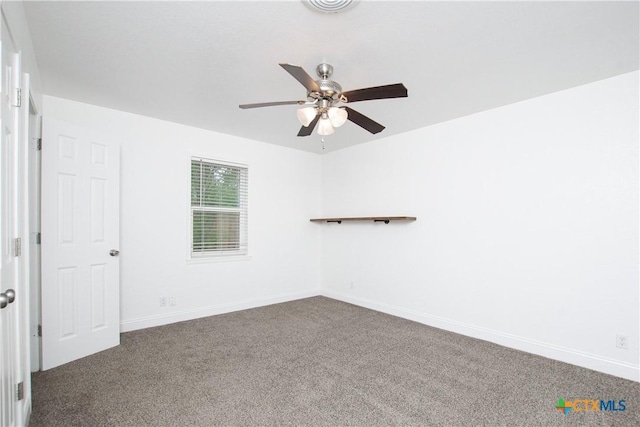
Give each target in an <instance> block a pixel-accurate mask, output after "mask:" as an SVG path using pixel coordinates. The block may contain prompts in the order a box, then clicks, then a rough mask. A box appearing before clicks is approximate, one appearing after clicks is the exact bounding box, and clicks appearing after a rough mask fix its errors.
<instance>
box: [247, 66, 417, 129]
mask: <svg viewBox="0 0 640 427" xmlns="http://www.w3.org/2000/svg"><path fill="white" fill-rule="evenodd" d="M280 66H281V67H282V68H284V69H285V71H287V72H288V73H289V74H290V75H291V76H292V77H293V78H295V79H296V80H298V82H300V84H302V86H304V87H305V88H306V89H307V100H306V101H277V102H263V103H258V104H241V105H239V107H240V108H242V109H248V108H259V107H273V106H277V105H294V104H295V105H304V107H302V108H299V109H298V110H297V111H296V116H297V117H298V120H299V121H300V124H302V128H300V131H299V132H298V136H309V135H311V133H312V132H313V129H314V128H315V127H316V125H318V134H319V135H322V136H326V135H331V134H332V133H334V131H335V128H337V127H340V126H342V125H343V124H345V123H346V121H347V120H349V121H351V122H353V123H355V124H357V125H358V126H360V127H361V128H363V129H365V130H367V131H368V132H370V133H372V134H376V133H379V132H382V130H384V126H382V125H381V124H380V123H377V122H375V121H373V120H372V119H370V118H369V117H367V116H365V115H364V114H362V113H359V112H358V111H356V110H354V109H353V108H350V107H346V106H345V107H337V106H336V104H339V103H345V104H346V103H350V102H359V101H370V100H374V99H389V98H406V97H407V88H406V87H404V85H403V84H402V83H396V84H391V85H385V86H375V87H369V88H364V89H356V90H351V91H346V92H343V91H342V86H340V84H338V83H337V82H335V81H333V80H331V79H330V77H331V75H332V74H333V67H332V66H331V65H329V64H326V63H322V64H320V65H318V66H317V67H316V74H317V75H318V77H319V79H318V80H313V78H311V76H310V75H309V74H308V73H307V72H306V71H305V70H304V69H303V68H302V67H299V66H297V65H291V64H280Z"/></svg>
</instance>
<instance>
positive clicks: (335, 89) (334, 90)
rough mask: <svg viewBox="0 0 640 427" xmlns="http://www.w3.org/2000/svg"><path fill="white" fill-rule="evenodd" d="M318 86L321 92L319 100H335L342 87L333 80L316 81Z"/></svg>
mask: <svg viewBox="0 0 640 427" xmlns="http://www.w3.org/2000/svg"><path fill="white" fill-rule="evenodd" d="M316 83H317V84H318V86H320V89H321V90H322V93H321V94H320V97H321V98H332V99H333V98H336V97H337V96H338V94H340V93H341V92H342V86H340V85H339V84H338V83H336V82H334V81H333V80H316Z"/></svg>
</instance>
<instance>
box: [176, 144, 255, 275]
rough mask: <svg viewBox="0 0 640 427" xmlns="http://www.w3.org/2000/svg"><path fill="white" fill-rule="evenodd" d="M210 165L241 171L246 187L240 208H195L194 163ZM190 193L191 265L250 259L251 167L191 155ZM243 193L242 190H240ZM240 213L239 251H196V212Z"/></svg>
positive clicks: (189, 230) (240, 198) (189, 231)
mask: <svg viewBox="0 0 640 427" xmlns="http://www.w3.org/2000/svg"><path fill="white" fill-rule="evenodd" d="M194 161H196V162H198V161H199V162H202V163H208V164H212V165H216V166H223V167H224V166H226V167H231V168H237V169H240V176H241V180H242V181H241V182H243V183H242V185H241V187H242V186H244V189H245V194H244V197H243V195H242V194H239V206H238V207H209V206H194V205H192V187H191V184H192V182H191V179H192V174H193V162H194ZM188 177H189V184H188V186H189V191H188V192H187V193H188V205H187V207H188V219H187V223H188V230H187V231H188V232H187V234H188V238H187V241H188V246H187V261H188V262H189V263H200V262H212V261H239V260H246V259H249V258H250V256H249V239H248V232H249V221H248V216H249V194H248V193H249V166H248V165H247V164H244V163H236V162H229V161H224V160H217V159H212V158H208V157H203V156H197V155H191V156H189V169H188ZM240 191H241V190H240ZM197 211H199V212H238V213H239V224H238V226H239V237H238V245H239V248H238V249H231V250H207V251H194V241H193V232H194V221H193V219H194V212H197Z"/></svg>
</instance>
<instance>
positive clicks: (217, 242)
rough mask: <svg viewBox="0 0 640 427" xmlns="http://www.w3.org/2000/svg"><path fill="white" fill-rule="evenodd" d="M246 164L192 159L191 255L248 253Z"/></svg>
mask: <svg viewBox="0 0 640 427" xmlns="http://www.w3.org/2000/svg"><path fill="white" fill-rule="evenodd" d="M247 175H248V173H247V168H246V167H243V166H239V165H230V164H224V163H220V162H215V161H211V160H206V159H200V158H192V159H191V256H192V257H194V258H195V257H207V256H219V255H246V254H247V193H248V183H247V181H248V177H247Z"/></svg>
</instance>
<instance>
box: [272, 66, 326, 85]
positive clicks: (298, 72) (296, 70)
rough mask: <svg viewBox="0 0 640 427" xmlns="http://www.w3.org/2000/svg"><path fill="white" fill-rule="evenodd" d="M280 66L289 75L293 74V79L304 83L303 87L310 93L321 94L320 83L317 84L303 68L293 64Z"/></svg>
mask: <svg viewBox="0 0 640 427" xmlns="http://www.w3.org/2000/svg"><path fill="white" fill-rule="evenodd" d="M280 66H281V67H282V68H284V69H285V70H286V71H287V73H289V74H291V75H292V76H293V78H295V79H296V80H297V81H299V82H300V83H302V86H304V87H306V88H307V91H308V92H321V90H320V86H318V83H316V82H315V81H314V80H313V79H312V78H311V76H310V75H309V74H307V72H306V71H305V70H304V69H303V68H302V67H299V66H297V65H291V64H280Z"/></svg>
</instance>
